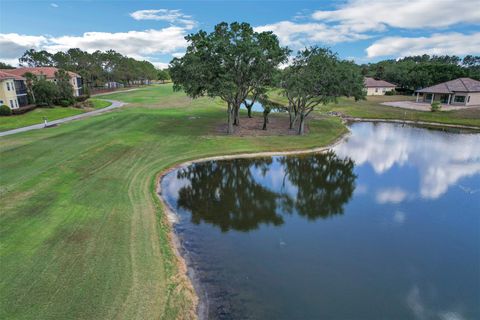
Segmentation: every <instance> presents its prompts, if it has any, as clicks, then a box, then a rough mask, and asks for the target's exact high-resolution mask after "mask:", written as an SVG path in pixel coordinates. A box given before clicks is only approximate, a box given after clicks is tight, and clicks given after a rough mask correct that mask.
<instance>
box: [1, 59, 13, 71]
mask: <svg viewBox="0 0 480 320" xmlns="http://www.w3.org/2000/svg"><path fill="white" fill-rule="evenodd" d="M0 69H15V67H14V66H12V65H10V64H8V63H5V62H1V61H0Z"/></svg>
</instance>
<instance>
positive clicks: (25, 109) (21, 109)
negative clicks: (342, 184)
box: [12, 104, 37, 114]
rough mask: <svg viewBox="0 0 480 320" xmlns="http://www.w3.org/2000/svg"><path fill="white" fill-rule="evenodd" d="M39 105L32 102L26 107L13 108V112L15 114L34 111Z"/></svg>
mask: <svg viewBox="0 0 480 320" xmlns="http://www.w3.org/2000/svg"><path fill="white" fill-rule="evenodd" d="M36 107H37V106H36V105H34V104H30V105H28V106H25V107H20V108H17V109H13V110H12V113H13V114H24V113H26V112H28V111H32V110H33V109H35V108H36Z"/></svg>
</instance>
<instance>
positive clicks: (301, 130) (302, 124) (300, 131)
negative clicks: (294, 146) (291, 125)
mask: <svg viewBox="0 0 480 320" xmlns="http://www.w3.org/2000/svg"><path fill="white" fill-rule="evenodd" d="M304 133H305V115H304V114H303V113H301V114H300V125H299V126H298V134H299V135H303V134H304Z"/></svg>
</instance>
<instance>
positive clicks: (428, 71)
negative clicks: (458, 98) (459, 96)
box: [361, 54, 480, 91]
mask: <svg viewBox="0 0 480 320" xmlns="http://www.w3.org/2000/svg"><path fill="white" fill-rule="evenodd" d="M361 67H362V73H363V75H365V76H369V77H374V78H377V79H382V80H386V81H389V82H392V83H394V84H397V85H398V86H399V87H400V88H402V89H404V90H405V91H413V90H416V89H419V88H424V87H428V86H431V85H434V84H437V83H440V82H444V81H449V80H453V79H456V78H461V77H470V78H473V79H477V80H480V56H472V55H468V56H465V57H464V58H463V59H461V58H460V57H457V56H448V55H446V56H429V55H426V54H425V55H422V56H412V57H405V58H403V59H399V60H393V59H392V60H384V61H380V62H377V63H369V64H364V65H362V66H361Z"/></svg>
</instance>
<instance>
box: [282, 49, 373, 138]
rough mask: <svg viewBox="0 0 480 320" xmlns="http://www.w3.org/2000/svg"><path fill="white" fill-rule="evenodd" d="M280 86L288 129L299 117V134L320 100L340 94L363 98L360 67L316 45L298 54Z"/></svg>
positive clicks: (331, 100) (325, 100)
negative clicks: (288, 116) (286, 102)
mask: <svg viewBox="0 0 480 320" xmlns="http://www.w3.org/2000/svg"><path fill="white" fill-rule="evenodd" d="M282 88H283V89H284V93H285V95H286V97H287V99H288V101H289V113H290V119H291V120H290V129H293V127H294V124H295V122H296V120H297V119H298V118H299V119H300V125H299V130H298V132H299V134H303V132H304V120H305V118H306V117H307V116H308V115H309V114H310V113H311V112H312V111H313V110H314V109H315V107H316V106H318V105H319V104H327V103H330V102H335V101H336V99H337V98H338V97H340V96H346V97H354V98H355V100H360V99H364V98H365V91H364V87H363V76H362V73H361V70H360V68H359V67H358V66H356V65H355V64H354V63H353V62H351V61H345V60H339V59H338V57H337V55H336V54H335V53H333V52H332V51H330V50H329V49H325V48H318V47H312V48H307V49H305V50H303V51H300V52H299V53H298V54H297V56H296V57H295V59H294V60H293V63H292V65H291V66H290V67H288V68H286V70H285V72H284V74H283V80H282Z"/></svg>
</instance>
